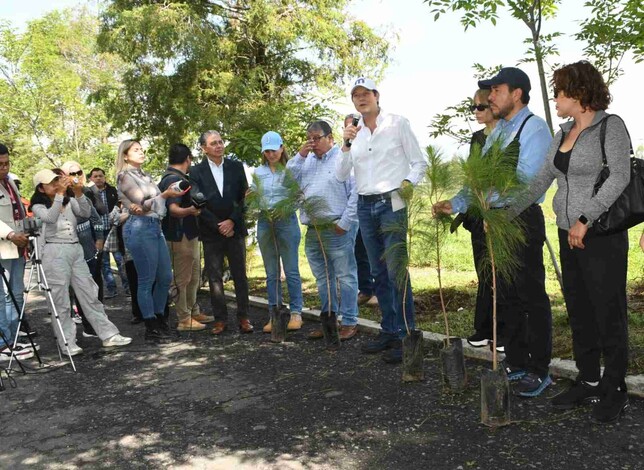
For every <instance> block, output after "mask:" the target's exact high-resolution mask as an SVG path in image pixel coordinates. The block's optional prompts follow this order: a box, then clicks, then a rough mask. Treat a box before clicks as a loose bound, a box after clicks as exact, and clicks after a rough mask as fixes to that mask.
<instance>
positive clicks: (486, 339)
mask: <svg viewBox="0 0 644 470" xmlns="http://www.w3.org/2000/svg"><path fill="white" fill-rule="evenodd" d="M490 336H491V335H489V334H487V333H479V332H478V331H477V332H476V333H474V334H473V335H472V336H470V337H469V338H467V342H468V343H469V345H470V346H473V347H475V348H482V347H483V346H487V345H488V344H489V343H491V342H492V340H491V339H490Z"/></svg>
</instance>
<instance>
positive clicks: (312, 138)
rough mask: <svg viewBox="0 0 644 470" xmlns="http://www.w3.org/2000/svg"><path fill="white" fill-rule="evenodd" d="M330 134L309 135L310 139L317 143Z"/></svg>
mask: <svg viewBox="0 0 644 470" xmlns="http://www.w3.org/2000/svg"><path fill="white" fill-rule="evenodd" d="M328 135H329V134H324V135H316V136H313V137H309V140H310V141H311V142H313V143H314V144H317V143H318V142H319V141H321V140H322V139H324V138H325V137H327V136H328Z"/></svg>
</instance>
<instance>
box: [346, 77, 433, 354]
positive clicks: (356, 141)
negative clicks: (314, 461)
mask: <svg viewBox="0 0 644 470" xmlns="http://www.w3.org/2000/svg"><path fill="white" fill-rule="evenodd" d="M351 100H352V101H353V104H354V106H355V108H356V110H357V111H358V112H359V113H360V114H361V115H362V117H361V118H360V120H359V122H358V124H357V126H356V125H353V124H351V125H349V126H347V127H346V128H345V129H344V136H343V137H344V145H343V147H342V156H341V158H339V159H338V162H337V166H336V177H337V178H338V180H340V181H346V180H347V179H348V178H349V177H350V176H351V170H352V169H353V171H354V174H355V179H356V187H357V192H358V220H359V223H360V231H361V233H362V238H363V241H364V244H365V247H366V249H367V254H368V256H369V263H370V264H371V267H372V273H373V275H374V278H375V290H376V297H377V298H378V304H379V305H380V310H381V312H382V321H381V323H380V326H381V332H380V334H379V335H378V337H377V338H376V339H375V340H374V341H371V342H369V343H367V344H365V345H364V346H363V348H362V351H363V352H365V353H371V354H373V353H378V352H381V351H387V352H386V353H385V355H384V356H383V359H384V360H385V362H388V363H399V362H401V361H402V341H401V339H402V337H404V335H405V334H406V328H405V320H404V319H403V292H404V291H403V289H402V287H401V286H400V284H399V282H398V279H400V275H401V273H402V274H403V276H404V272H405V271H404V270H405V269H406V266H404V261H405V259H406V250H407V246H406V229H407V207H406V204H405V200H404V198H403V197H402V196H401V192H400V190H401V189H404V188H406V187H407V186H410V185H416V184H418V183H419V182H420V181H421V180H422V178H423V176H424V175H425V170H426V169H427V159H426V156H425V154H424V153H423V152H422V151H421V149H420V146H419V144H418V140H417V139H416V136H415V135H414V134H413V132H412V130H411V126H410V124H409V121H408V120H407V119H405V118H404V117H402V116H398V115H395V114H390V113H386V112H384V111H383V110H382V109H381V108H380V102H379V100H380V93H379V92H378V91H377V87H376V84H375V82H374V81H373V80H370V79H368V78H358V79H357V80H356V81H355V82H354V83H353V86H352V88H351ZM410 189H411V188H409V189H407V190H406V191H404V192H405V193H407V192H408V191H410ZM394 227H400V228H401V229H399V230H392V229H393V228H394ZM392 247H393V248H394V249H392ZM395 247H398V248H395ZM402 250H405V251H402ZM405 289H406V290H407V294H406V296H405V312H406V323H407V325H408V327H409V330H413V329H414V328H415V321H414V301H413V296H412V292H411V282H410V280H409V279H408V281H407V285H406V286H405Z"/></svg>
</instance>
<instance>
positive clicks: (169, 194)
mask: <svg viewBox="0 0 644 470" xmlns="http://www.w3.org/2000/svg"><path fill="white" fill-rule="evenodd" d="M188 191H190V186H188V188H187V189H185V190H183V191H182V190H180V189H174V185H173V184H171V185H170V186H169V187H168V189H166V190H165V191H163V192H162V193H161V197H162V198H163V199H170V198H173V197H179V196H183V195H184V194H186V193H187V192H188Z"/></svg>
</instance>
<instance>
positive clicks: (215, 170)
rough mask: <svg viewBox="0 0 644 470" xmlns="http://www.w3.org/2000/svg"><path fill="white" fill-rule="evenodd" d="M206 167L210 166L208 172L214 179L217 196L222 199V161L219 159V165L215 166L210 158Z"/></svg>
mask: <svg viewBox="0 0 644 470" xmlns="http://www.w3.org/2000/svg"><path fill="white" fill-rule="evenodd" d="M208 165H210V172H211V173H212V177H213V178H215V183H217V189H218V190H219V195H220V196H221V197H224V159H223V158H222V159H221V164H219V165H217V164H216V163H215V162H213V161H212V160H211V159H210V158H208Z"/></svg>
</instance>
